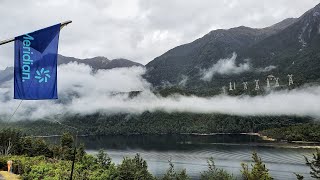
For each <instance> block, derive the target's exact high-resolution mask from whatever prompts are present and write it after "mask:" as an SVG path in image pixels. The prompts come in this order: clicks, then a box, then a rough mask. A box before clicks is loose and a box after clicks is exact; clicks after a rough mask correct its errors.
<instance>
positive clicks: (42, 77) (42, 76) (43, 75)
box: [35, 68, 51, 83]
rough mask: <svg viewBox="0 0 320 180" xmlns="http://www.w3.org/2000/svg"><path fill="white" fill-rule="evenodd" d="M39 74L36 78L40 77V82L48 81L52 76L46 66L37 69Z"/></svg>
mask: <svg viewBox="0 0 320 180" xmlns="http://www.w3.org/2000/svg"><path fill="white" fill-rule="evenodd" d="M36 73H37V75H36V76H35V78H36V79H38V82H39V83H42V82H45V83H46V82H48V78H50V77H51V76H50V74H49V73H50V71H49V70H45V69H44V68H41V70H40V71H39V70H37V71H36Z"/></svg>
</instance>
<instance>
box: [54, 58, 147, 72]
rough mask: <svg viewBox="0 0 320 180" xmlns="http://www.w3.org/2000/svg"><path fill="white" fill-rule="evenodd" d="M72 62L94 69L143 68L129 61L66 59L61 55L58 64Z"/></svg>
mask: <svg viewBox="0 0 320 180" xmlns="http://www.w3.org/2000/svg"><path fill="white" fill-rule="evenodd" d="M70 62H77V63H83V64H86V65H89V66H91V67H92V68H93V69H95V70H98V69H112V68H121V67H132V66H143V65H142V64H140V63H137V62H133V61H130V60H127V59H113V60H109V59H108V58H106V57H101V56H98V57H94V58H89V59H77V58H74V57H66V56H62V55H59V56H58V64H59V65H61V64H68V63H70Z"/></svg>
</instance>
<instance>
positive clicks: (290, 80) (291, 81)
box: [288, 74, 293, 86]
mask: <svg viewBox="0 0 320 180" xmlns="http://www.w3.org/2000/svg"><path fill="white" fill-rule="evenodd" d="M292 77H293V74H288V78H289V86H291V85H292V84H293V79H292Z"/></svg>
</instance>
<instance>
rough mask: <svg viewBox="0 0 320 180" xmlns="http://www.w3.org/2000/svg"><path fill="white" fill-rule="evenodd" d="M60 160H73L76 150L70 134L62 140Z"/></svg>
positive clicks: (66, 134) (62, 137)
mask: <svg viewBox="0 0 320 180" xmlns="http://www.w3.org/2000/svg"><path fill="white" fill-rule="evenodd" d="M60 146H61V148H60V153H59V154H60V158H61V159H65V160H72V159H73V154H74V149H73V137H72V135H71V134H70V133H64V134H63V135H62V136H61V139H60Z"/></svg>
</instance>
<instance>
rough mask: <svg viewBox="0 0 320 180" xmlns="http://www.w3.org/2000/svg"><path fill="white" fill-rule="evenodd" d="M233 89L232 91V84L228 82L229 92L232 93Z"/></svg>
mask: <svg viewBox="0 0 320 180" xmlns="http://www.w3.org/2000/svg"><path fill="white" fill-rule="evenodd" d="M232 90H233V89H232V83H231V82H230V83H229V91H232Z"/></svg>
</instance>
